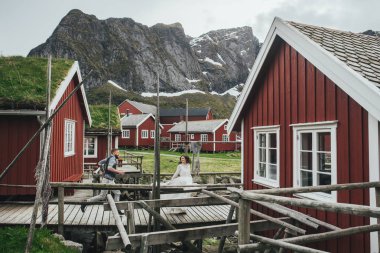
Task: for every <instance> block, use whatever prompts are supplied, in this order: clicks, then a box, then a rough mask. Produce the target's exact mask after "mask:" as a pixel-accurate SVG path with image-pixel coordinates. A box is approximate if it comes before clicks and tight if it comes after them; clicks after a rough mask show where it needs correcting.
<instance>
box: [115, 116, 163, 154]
mask: <svg viewBox="0 0 380 253" xmlns="http://www.w3.org/2000/svg"><path fill="white" fill-rule="evenodd" d="M160 127H161V129H162V126H160ZM154 138H155V118H154V116H153V115H152V114H132V115H125V116H124V117H123V118H122V119H121V138H120V142H119V146H122V147H133V148H140V147H146V148H149V147H153V146H154Z"/></svg>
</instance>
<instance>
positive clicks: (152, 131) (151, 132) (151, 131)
mask: <svg viewBox="0 0 380 253" xmlns="http://www.w3.org/2000/svg"><path fill="white" fill-rule="evenodd" d="M155 134H156V132H155V130H150V138H151V139H154V136H155Z"/></svg>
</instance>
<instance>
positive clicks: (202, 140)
mask: <svg viewBox="0 0 380 253" xmlns="http://www.w3.org/2000/svg"><path fill="white" fill-rule="evenodd" d="M204 137H206V138H204ZM204 139H205V140H204ZM201 142H208V134H201Z"/></svg>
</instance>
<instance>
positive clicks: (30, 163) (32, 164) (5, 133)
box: [0, 116, 40, 196]
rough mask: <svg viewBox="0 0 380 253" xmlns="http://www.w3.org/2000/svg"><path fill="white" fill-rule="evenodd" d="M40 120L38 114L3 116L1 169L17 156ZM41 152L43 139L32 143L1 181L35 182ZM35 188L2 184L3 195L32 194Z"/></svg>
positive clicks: (0, 119)
mask: <svg viewBox="0 0 380 253" xmlns="http://www.w3.org/2000/svg"><path fill="white" fill-rule="evenodd" d="M39 127H40V124H39V123H38V121H37V118H36V116H0V140H1V145H0V171H1V172H2V171H3V170H4V169H5V167H6V166H8V165H9V163H10V162H11V161H12V160H13V159H14V158H15V156H16V155H17V154H18V152H20V150H21V149H22V148H23V147H24V145H25V144H26V143H27V142H28V141H29V139H30V138H31V137H32V136H33V134H34V133H35V132H36V131H37V130H38V129H39ZM39 154H40V139H39V138H38V137H37V138H36V139H35V141H34V142H33V143H32V144H31V146H30V147H29V148H28V149H27V150H26V151H25V152H24V154H23V155H22V156H21V157H20V159H19V160H18V161H17V162H16V163H15V165H13V167H12V168H11V169H10V170H9V171H8V173H7V174H6V175H5V177H4V178H3V179H2V180H1V181H0V183H1V184H24V185H35V180H34V171H35V168H36V166H37V162H38V158H39ZM34 193H35V190H34V189H28V188H17V187H0V195H3V196H4V195H32V194H34Z"/></svg>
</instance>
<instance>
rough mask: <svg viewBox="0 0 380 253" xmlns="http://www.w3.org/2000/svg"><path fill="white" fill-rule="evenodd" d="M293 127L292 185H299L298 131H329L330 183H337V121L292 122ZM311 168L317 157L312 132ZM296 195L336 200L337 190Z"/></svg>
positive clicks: (314, 166)
mask: <svg viewBox="0 0 380 253" xmlns="http://www.w3.org/2000/svg"><path fill="white" fill-rule="evenodd" d="M291 126H292V127H293V187H300V183H299V182H300V179H299V171H298V164H299V152H298V151H299V145H300V139H299V138H298V139H297V136H298V134H299V133H300V132H313V133H314V132H322V131H329V132H330V134H331V185H334V184H337V150H336V149H337V139H336V128H337V121H325V122H315V123H305V124H294V125H291ZM312 143H313V168H316V167H317V165H316V162H317V159H315V158H314V157H315V155H316V154H315V151H316V145H317V144H316V140H315V134H313V142H312ZM314 178H315V171H314V170H313V180H315V179H314ZM294 195H295V196H298V197H304V198H308V199H313V200H319V201H327V202H334V203H336V202H337V192H336V191H332V192H331V194H328V193H324V192H310V193H298V194H294Z"/></svg>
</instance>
